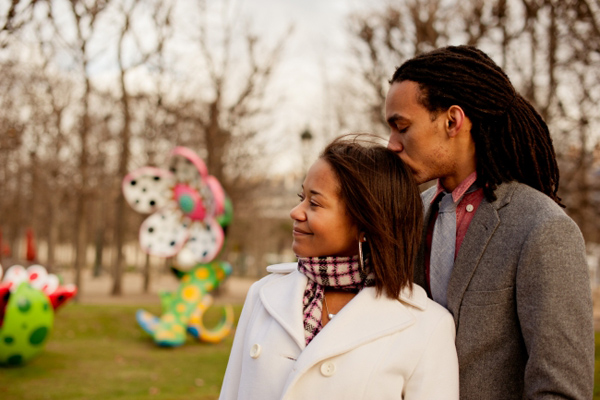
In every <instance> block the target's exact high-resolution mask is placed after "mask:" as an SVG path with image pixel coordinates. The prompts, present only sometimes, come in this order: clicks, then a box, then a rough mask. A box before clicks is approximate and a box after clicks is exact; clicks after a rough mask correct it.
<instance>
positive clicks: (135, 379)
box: [0, 303, 600, 400]
mask: <svg viewBox="0 0 600 400" xmlns="http://www.w3.org/2000/svg"><path fill="white" fill-rule="evenodd" d="M138 308H139V307H136V306H99V305H82V304H75V303H69V304H67V305H65V306H64V307H63V308H62V309H60V310H58V313H57V315H56V320H55V325H54V331H53V332H52V336H51V338H50V341H49V342H48V344H47V345H46V348H45V350H44V351H43V352H42V353H41V354H40V355H38V356H37V357H36V358H35V359H33V360H32V361H30V362H29V363H28V364H26V365H25V366H22V367H10V368H9V367H0V399H11V400H13V399H14V400H21V399H23V400H45V399H52V400H54V399H57V400H58V399H60V400H95V399H98V400H100V399H102V400H106V399H111V400H116V399H127V400H138V399H140V400H141V399H144V400H146V399H157V400H159V399H164V400H180V399H186V400H187V399H194V400H208V399H217V398H218V396H219V388H220V386H221V381H222V379H223V373H224V372H225V367H226V365H227V359H228V356H229V349H230V347H231V343H232V337H229V338H228V339H226V340H225V341H224V342H223V343H220V344H217V345H213V344H204V343H199V342H197V341H195V340H194V339H192V338H191V337H190V339H189V341H188V343H186V344H185V345H184V346H181V347H178V348H173V349H167V348H159V347H157V346H156V345H154V342H153V341H152V340H151V339H150V337H149V336H148V335H146V334H145V333H144V332H143V331H142V330H141V329H140V328H139V326H138V325H137V323H136V322H135V311H136V310H137V309H138ZM145 309H146V310H148V311H150V312H153V313H155V314H158V313H159V307H158V306H155V307H145ZM235 310H236V314H237V315H238V316H239V312H240V310H241V306H237V307H236V308H235ZM218 317H219V315H218V313H216V312H211V313H209V314H208V316H207V321H208V323H207V325H209V324H210V321H211V320H212V321H216V319H217V318H218ZM599 367H600V333H596V371H595V374H596V375H595V382H596V385H595V388H594V399H595V400H600V368H599Z"/></svg>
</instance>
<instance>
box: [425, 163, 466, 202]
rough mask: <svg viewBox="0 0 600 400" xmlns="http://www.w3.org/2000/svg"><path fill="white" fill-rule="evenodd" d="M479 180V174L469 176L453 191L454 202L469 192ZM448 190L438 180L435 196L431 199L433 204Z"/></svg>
mask: <svg viewBox="0 0 600 400" xmlns="http://www.w3.org/2000/svg"><path fill="white" fill-rule="evenodd" d="M476 180H477V172H476V171H473V172H471V174H470V175H469V176H467V177H466V178H465V179H464V180H463V181H462V182H461V183H460V185H458V186H457V187H456V188H455V189H454V190H453V191H452V201H454V202H455V203H456V202H457V201H458V200H459V199H460V198H461V197H462V196H463V195H464V194H465V193H466V192H467V190H469V188H470V187H471V185H473V184H474V183H475V181H476ZM445 191H446V189H444V187H443V186H442V184H441V183H440V180H439V179H438V180H437V184H436V190H435V195H434V196H433V198H432V199H431V204H433V203H434V201H435V200H436V199H437V198H438V196H439V195H440V193H442V192H445Z"/></svg>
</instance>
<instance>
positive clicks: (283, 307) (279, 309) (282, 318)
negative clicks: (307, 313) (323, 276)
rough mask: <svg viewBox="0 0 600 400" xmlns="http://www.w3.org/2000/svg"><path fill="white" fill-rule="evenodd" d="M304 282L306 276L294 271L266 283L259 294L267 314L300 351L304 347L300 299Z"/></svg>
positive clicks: (304, 285)
mask: <svg viewBox="0 0 600 400" xmlns="http://www.w3.org/2000/svg"><path fill="white" fill-rule="evenodd" d="M306 281H307V279H306V276H304V275H302V274H301V273H300V272H298V271H294V272H291V273H289V274H287V275H285V276H283V277H282V278H280V279H277V280H274V281H272V282H269V283H267V284H266V285H264V286H263V287H262V288H261V290H260V294H259V295H260V299H261V301H262V303H263V305H264V307H265V309H266V310H267V312H268V313H269V314H270V315H271V316H272V317H273V319H275V320H276V321H277V322H278V323H279V325H281V326H282V327H283V329H285V331H286V332H287V333H288V334H289V335H290V337H291V338H292V340H294V342H296V344H297V345H298V347H300V348H301V349H304V348H305V347H306V342H305V339H304V322H303V316H302V298H303V297H304V289H305V288H306Z"/></svg>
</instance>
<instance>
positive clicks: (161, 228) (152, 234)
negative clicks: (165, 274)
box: [139, 207, 189, 257]
mask: <svg viewBox="0 0 600 400" xmlns="http://www.w3.org/2000/svg"><path fill="white" fill-rule="evenodd" d="M188 224H189V223H186V222H183V218H182V214H181V212H180V211H179V210H177V209H176V208H174V207H172V208H171V207H167V208H164V209H162V210H159V211H157V212H156V213H154V214H152V215H151V216H149V217H148V218H146V220H145V221H144V222H143V223H142V226H141V227H140V236H139V237H140V245H141V246H142V250H144V251H145V252H146V253H148V254H151V255H153V256H158V257H171V256H173V255H175V254H176V253H177V252H178V251H179V250H180V249H181V248H182V247H183V245H184V243H185V241H186V240H187V238H188V236H189V233H188V230H189V227H188Z"/></svg>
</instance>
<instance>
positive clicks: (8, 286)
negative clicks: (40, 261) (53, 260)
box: [0, 265, 77, 365]
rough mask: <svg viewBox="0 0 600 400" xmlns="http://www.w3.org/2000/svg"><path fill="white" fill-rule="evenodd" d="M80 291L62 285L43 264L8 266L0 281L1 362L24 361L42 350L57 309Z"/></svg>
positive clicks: (0, 269)
mask: <svg viewBox="0 0 600 400" xmlns="http://www.w3.org/2000/svg"><path fill="white" fill-rule="evenodd" d="M0 277H2V267H1V266H0ZM76 293H77V289H76V287H75V286H74V285H67V286H61V285H60V282H59V279H58V277H57V276H56V275H54V274H48V272H47V271H46V269H45V268H44V267H43V266H41V265H32V266H30V267H29V268H27V269H25V268H24V267H23V266H21V265H13V266H12V267H10V268H8V269H7V270H6V274H5V275H4V279H3V280H2V282H1V283H0V364H5V365H20V364H24V363H26V362H28V361H29V360H31V359H32V358H33V357H35V356H36V355H37V354H38V353H40V352H41V351H42V350H43V348H44V345H45V344H46V342H47V341H48V338H49V335H50V332H51V331H52V327H53V324H54V310H56V309H57V308H58V307H59V306H61V305H63V304H64V303H65V302H66V301H67V300H68V299H70V298H71V297H73V296H74V295H75V294H76Z"/></svg>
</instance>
